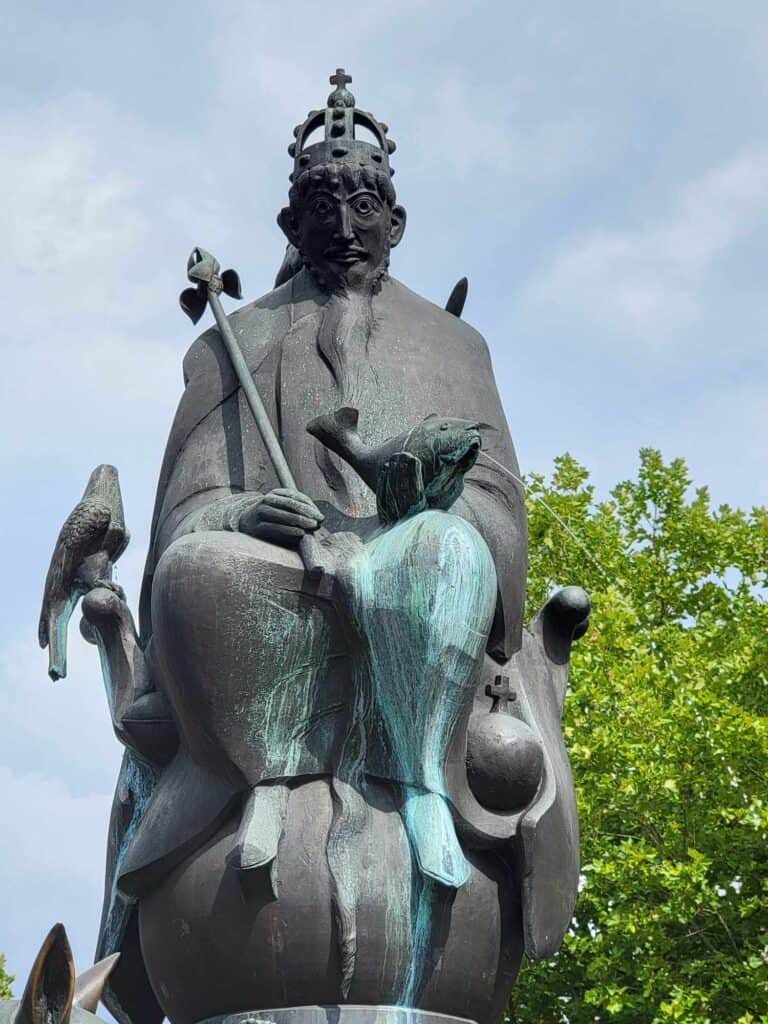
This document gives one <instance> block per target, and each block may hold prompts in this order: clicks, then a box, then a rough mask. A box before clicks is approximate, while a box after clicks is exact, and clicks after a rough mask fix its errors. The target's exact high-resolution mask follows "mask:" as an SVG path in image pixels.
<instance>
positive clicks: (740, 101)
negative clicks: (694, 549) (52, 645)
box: [0, 0, 768, 979]
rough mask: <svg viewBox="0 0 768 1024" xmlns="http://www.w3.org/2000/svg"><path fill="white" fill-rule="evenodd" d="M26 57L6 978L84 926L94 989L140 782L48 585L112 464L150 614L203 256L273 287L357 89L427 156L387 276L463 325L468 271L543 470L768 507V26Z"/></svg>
mask: <svg viewBox="0 0 768 1024" xmlns="http://www.w3.org/2000/svg"><path fill="white" fill-rule="evenodd" d="M0 51H1V54H0V55H1V56H2V59H1V60H0V78H1V79H2V90H0V96H2V100H1V101H0V103H1V104H2V105H1V106H0V132H1V133H2V138H3V146H2V152H0V183H1V184H2V192H3V196H4V200H5V201H4V202H3V203H2V204H0V228H1V229H2V231H1V232H0V238H2V246H1V248H0V252H1V253H2V255H1V256H0V259H1V260H2V264H3V273H2V275H1V276H0V289H2V292H3V294H2V298H3V311H4V315H3V323H2V329H1V333H0V339H1V340H0V344H1V345H2V358H3V370H4V372H3V374H2V377H0V391H1V392H2V401H0V416H1V417H2V433H0V437H2V439H3V440H2V443H1V444H0V470H1V471H2V474H3V480H4V482H5V486H4V488H3V489H2V494H0V519H1V522H0V538H2V540H1V541H0V543H1V544H2V549H3V564H4V566H5V586H4V598H3V615H2V617H1V619H0V689H1V690H2V694H1V697H0V699H1V703H0V708H2V710H1V711H0V793H2V810H1V811H0V815H1V818H0V896H1V898H2V905H3V913H2V915H0V950H4V951H5V952H6V953H7V955H8V961H9V966H10V969H11V970H12V971H14V972H16V973H17V974H18V975H19V977H20V979H21V978H22V977H23V976H24V974H25V972H26V969H27V968H28V966H29V965H30V963H31V960H32V957H33V954H34V952H35V950H36V948H37V945H38V944H39V942H40V940H41V938H42V936H43V935H44V934H45V932H46V931H47V929H48V927H49V926H50V924H51V923H52V922H53V921H55V920H63V921H64V922H65V923H66V925H67V927H68V929H69V931H70V935H71V938H72V941H73V945H74V948H75V952H76V956H77V959H78V961H79V962H80V964H81V965H83V966H85V965H86V964H87V963H89V962H90V958H91V956H92V952H93V946H94V942H95V936H96V927H97V923H98V914H99V908H100V898H101V885H102V879H101V871H102V864H103V857H104V842H105V832H106V823H107V816H108V809H109V804H110V801H111V791H112V786H113V783H114V778H115V774H116V770H117V765H118V762H119V753H120V752H119V748H118V745H117V742H116V741H115V740H114V739H113V738H112V736H111V733H110V728H109V723H108V719H107V714H106V707H105V702H104V697H103V690H102V685H101V680H100V677H99V674H98V670H97V666H96V660H95V658H94V656H93V652H92V651H91V649H90V648H87V646H86V645H85V644H83V643H82V642H81V641H80V640H79V637H78V636H77V633H76V623H75V625H74V627H73V629H72V637H71V641H72V642H71V648H72V649H71V656H70V675H69V678H67V679H66V680H65V681H63V682H61V683H59V684H58V685H56V686H54V685H53V684H52V683H50V682H49V681H48V679H47V676H46V657H45V655H44V654H43V652H41V651H39V649H38V648H37V644H36V625H37V616H38V611H39V601H40V596H41V589H42V582H43V579H44V576H45V570H46V568H47V564H48V559H49V557H50V552H51V549H52V546H53V542H54V539H55V537H56V533H57V531H58V529H59V527H60V525H61V522H62V521H63V519H64V517H65V516H66V514H67V513H68V512H69V510H70V509H71V508H72V506H73V504H74V502H75V501H76V500H77V498H78V497H79V496H80V493H81V491H82V488H83V486H84V485H85V482H86V480H87V478H88V475H89V473H90V471H91V469H92V468H93V467H94V466H95V465H96V464H98V463H99V462H113V463H115V464H116V465H117V466H118V468H119V470H120V473H121V480H122V487H123V495H124V499H125V505H126V514H127V517H128V524H129V526H130V528H131V530H132V533H133V541H132V543H131V546H130V548H129V549H128V552H127V553H126V555H125V556H124V557H123V559H122V561H121V562H120V566H119V573H118V574H119V579H120V581H121V582H122V583H123V584H124V585H125V586H126V588H127V590H128V593H129V595H130V597H131V601H132V603H133V606H134V607H136V599H137V589H138V578H139V573H140V569H141V564H142V561H143V557H144V551H145V547H146V542H147V529H148V523H149V516H150V511H151V504H152V498H153V493H154V486H155V480H156V476H157V472H158V469H159V464H160V459H161V457H162V451H163V446H164V443H165V436H166V434H167V430H168V426H169V424H170V420H171V417H172V415H173V411H174V408H175V405H176V401H177V399H178V395H179V393H180V389H181V359H182V356H183V354H184V352H185V350H186V348H187V346H188V345H189V343H190V342H191V340H192V338H193V330H191V329H190V325H189V323H188V322H187V321H186V320H185V318H184V317H183V316H182V314H181V313H180V312H179V310H178V306H177V295H178V292H179V290H180V289H181V288H182V287H183V286H184V284H185V274H184V271H185V264H186V258H187V255H188V253H189V250H190V249H191V248H192V246H193V245H196V244H201V245H203V246H205V247H206V248H208V249H210V250H212V251H214V252H215V253H216V254H217V255H219V256H220V258H221V259H222V261H223V262H224V263H225V265H234V266H235V267H237V268H238V269H239V271H240V273H241V276H242V279H243V282H244V288H245V293H246V295H247V296H248V297H255V296H256V295H258V294H261V293H262V292H264V291H266V290H268V288H269V287H270V284H271V281H272V279H273V277H274V273H275V271H276V268H277V266H278V265H279V262H280V259H281V254H282V247H283V242H282V239H281V236H280V233H279V231H278V228H277V227H276V225H275V215H276V213H277V211H278V209H279V208H280V206H281V205H282V204H283V202H284V199H285V194H286V190H287V186H288V182H287V175H288V173H289V171H290V160H289V158H288V156H287V154H286V147H287V145H288V143H289V142H290V141H291V139H292V135H291V130H292V128H293V125H294V124H296V123H298V122H299V121H301V120H303V118H304V117H305V116H306V112H307V111H308V110H309V109H311V108H314V107H316V106H318V105H320V104H322V102H323V101H324V99H325V97H326V95H327V93H328V92H329V86H328V75H329V73H330V72H331V71H332V70H333V69H334V68H335V67H337V66H340V65H343V66H344V67H346V68H347V70H348V71H349V72H350V73H351V74H352V76H353V78H354V81H353V84H352V87H351V88H352V90H353V92H354V93H355V95H356V97H357V100H358V104H359V105H360V106H361V107H363V108H364V109H369V110H371V111H373V112H374V113H375V114H376V115H377V116H378V117H379V118H380V119H382V120H384V121H386V122H387V123H388V124H389V125H390V126H391V135H392V137H393V138H394V139H395V140H396V141H397V143H398V150H397V152H396V154H395V156H394V158H393V164H394V166H395V168H396V170H397V175H396V178H395V183H396V185H397V187H398V193H399V199H400V201H401V202H402V203H403V204H404V205H405V206H406V207H407V209H408V212H409V222H408V230H407V232H406V235H405V239H404V241H403V244H402V246H401V247H400V248H399V249H398V250H397V251H396V253H395V254H394V256H393V261H392V271H393V273H394V274H395V276H397V277H399V278H400V279H401V280H403V281H405V282H406V283H407V284H408V285H409V286H410V287H412V288H414V289H415V290H416V291H419V292H421V293H422V294H424V295H426V296H427V297H429V298H431V299H433V300H435V301H438V302H442V301H444V300H445V298H446V297H447V295H448V293H449V291H450V288H451V287H452V285H453V284H454V282H455V281H456V280H457V278H459V277H461V276H462V275H464V274H466V275H468V276H469V279H470V295H469V300H468V303H467V307H466V311H465V316H466V318H467V319H468V320H470V321H471V322H472V323H473V324H475V325H476V326H477V327H478V328H479V329H480V330H481V331H482V332H483V334H485V336H486V337H487V339H488V342H489V344H490V347H491V351H492V354H493V358H494V364H495V368H496V374H497V378H498V382H499V388H500V391H501V393H502V397H503V400H504V404H505V408H506V410H507V415H508V419H509V421H510V425H511V427H512V432H513V436H514V438H515V441H516V444H517V448H518V454H519V457H520V461H521V465H522V467H523V469H524V471H526V472H530V471H533V470H535V471H547V470H548V469H549V467H550V466H551V462H552V459H553V457H554V456H555V455H556V454H558V453H560V452H563V451H566V450H568V451H570V452H572V453H573V454H574V455H575V456H576V457H577V458H579V459H580V460H581V461H583V462H584V463H585V464H586V465H587V466H588V467H589V468H590V470H591V471H592V473H593V476H594V479H595V481H596V483H597V485H598V488H599V490H600V491H601V493H604V492H605V491H606V490H607V488H609V487H610V486H612V485H613V484H614V483H616V482H617V481H618V480H620V479H623V478H626V477H628V476H630V475H632V474H633V473H634V471H635V469H636V465H637V451H638V449H639V448H640V447H642V446H648V445H650V446H655V447H659V448H661V449H662V450H663V452H664V453H665V455H666V456H668V457H672V456H677V455H681V456H684V457H685V458H686V459H687V460H688V462H689V465H690V467H691V471H692V473H693V476H694V479H695V481H696V482H697V483H702V484H703V483H706V484H708V485H709V486H710V488H711V491H712V494H713V497H714V499H715V500H716V501H718V502H721V501H722V502H725V501H727V502H730V503H732V504H737V505H741V506H750V505H753V504H763V503H766V502H767V501H768V483H767V482H766V469H768V458H767V457H766V452H767V451H768V448H767V446H766V436H765V435H766V430H765V422H766V415H765V408H766V398H767V397H768V356H767V355H766V353H767V351H768V346H766V328H767V327H768V302H767V301H766V293H767V289H766V275H765V267H766V256H767V255H768V252H767V248H768V246H767V244H766V238H767V237H768V236H767V234H766V226H767V223H768V137H767V136H766V124H768V109H767V108H768V102H767V97H766V83H767V82H768V7H766V6H765V4H764V3H758V2H754V3H752V2H749V0H741V2H739V3H737V4H723V3H718V2H714V0H708V2H703V3H702V2H696V3H693V2H685V0H677V2H676V3H674V4H668V3H661V2H654V0H650V2H643V3H640V2H637V3H595V2H591V0H583V2H580V3H578V4H576V3H563V2H560V3H556V2H553V3H548V2H543V3H539V4H528V3H520V2H517V0H512V2H506V3H500V2H499V3H491V2H480V0H475V2H471V0H469V2H466V0H465V2H462V3H458V2H454V0H447V2H443V3H438V2H435V0H430V2H421V3H420V2H414V0H408V2H405V0H391V2H390V3H386V4H384V3H375V4H374V3H371V2H368V0H366V2H359V3H356V4H354V5H350V4H346V5H341V6H336V7H333V6H326V5H319V4H314V3H308V2H304V0H301V2H295V3H292V4H288V3H266V2H258V0H251V2H245V0H218V2H217V3H204V2H195V0H188V2H185V3H176V2H168V3H164V4H157V3H149V2H146V0H138V2H134V3H131V4H119V5H118V4H105V3H103V2H95V0H91V2H87V0H80V2H78V3H77V4H67V5H65V4H60V3H55V4H54V3H52V2H51V3H39V2H33V0H28V2H27V3H25V4H24V5H23V8H22V7H21V6H19V5H15V6H13V5H6V6H5V7H4V9H3V10H2V12H0ZM564 582H566V581H564ZM567 582H578V581H567Z"/></svg>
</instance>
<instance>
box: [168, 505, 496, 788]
mask: <svg viewBox="0 0 768 1024" xmlns="http://www.w3.org/2000/svg"><path fill="white" fill-rule="evenodd" d="M447 555H449V557H446V556H447ZM473 566H476V567H477V571H475V572H474V577H475V579H474V583H473V580H472V572H471V571H470V570H472V568H473ZM452 574H453V575H452ZM343 576H344V579H345V580H347V583H346V584H345V589H346V591H347V592H346V593H345V594H343V595H342V596H341V599H339V588H338V587H337V590H336V597H335V598H332V597H331V593H330V588H329V586H328V585H321V586H320V587H317V586H314V585H313V584H311V583H309V581H308V580H307V577H306V574H305V573H304V570H303V566H302V563H301V560H300V558H299V556H298V554H297V553H296V552H294V551H290V550H286V549H283V548H280V547H277V546H275V545H272V544H268V543H266V542H264V541H259V540H256V539H254V538H252V537H248V536H245V535H243V534H238V533H227V532H204V533H193V534H190V535H187V536H185V537H182V538H181V539H179V540H177V541H176V542H175V543H174V544H172V545H171V546H170V547H169V548H168V550H167V551H166V552H165V554H164V555H163V557H162V559H161V560H160V563H159V565H158V568H157V571H156V574H155V582H154V587H153V595H152V606H153V636H154V642H153V651H154V659H155V663H156V671H157V675H158V683H159V685H160V686H161V687H162V688H163V689H164V690H165V692H166V693H167V695H168V697H169V699H170V701H171V703H172V705H173V707H174V711H175V714H176V717H177V719H178V720H179V723H180V725H181V728H182V732H183V734H184V740H185V742H186V744H187V746H188V748H189V750H190V752H191V753H192V755H193V757H195V758H196V759H198V760H200V761H201V763H203V764H205V765H207V766H208V767H209V768H210V769H211V770H214V771H216V770H220V771H224V772H229V771H230V770H231V766H232V765H234V766H235V767H236V768H237V769H238V770H239V771H240V772H241V773H242V775H243V776H244V777H245V779H246V781H247V782H248V783H250V784H251V785H254V784H257V783H258V782H260V781H261V780H263V779H269V778H279V777H292V776H297V775H307V774H322V773H326V772H333V771H335V770H336V768H337V766H338V762H339V756H340V750H341V746H342V744H343V740H344V737H345V736H346V734H347V732H348V731H349V726H350V715H351V713H352V707H353V705H354V703H355V702H354V700H353V696H354V693H355V690H356V688H357V689H359V687H360V685H361V678H360V671H359V660H358V661H356V659H355V656H354V655H355V651H356V650H359V647H360V640H359V636H360V633H359V631H358V627H360V625H361V624H362V628H363V629H364V631H367V632H368V633H370V634H371V636H373V634H374V633H375V634H376V636H375V645H376V646H377V649H378V650H381V649H382V648H384V649H385V656H386V657H389V656H390V655H391V658H390V660H391V661H392V663H393V664H394V665H395V666H398V665H399V666H401V668H402V669H403V670H402V671H400V672H398V671H395V672H394V673H393V674H392V678H391V687H390V690H391V693H390V696H391V699H392V700H393V701H397V702H399V703H401V704H404V705H407V704H409V703H412V705H413V709H414V723H415V726H414V727H410V726H409V725H408V723H407V721H406V720H403V721H401V722H400V724H399V726H398V729H399V733H400V735H399V737H396V743H397V744H398V745H399V746H400V747H404V745H409V744H415V746H418V745H419V742H418V737H417V736H416V735H415V734H414V728H415V729H416V731H417V732H418V731H421V732H422V733H423V732H424V730H425V728H426V727H427V723H425V722H424V720H423V719H424V712H423V709H424V708H425V703H424V701H423V693H424V692H425V688H426V692H432V693H434V682H433V680H432V679H428V678H424V675H425V673H426V674H427V675H429V674H430V673H431V674H432V675H433V676H435V678H436V679H437V677H439V676H440V673H441V671H442V670H443V663H441V660H440V656H441V655H444V659H445V660H444V664H445V666H447V668H448V669H449V670H450V671H451V672H454V673H455V671H456V668H457V666H458V668H459V673H458V674H459V676H461V682H460V684H459V685H458V686H457V692H451V689H450V686H449V687H447V689H446V693H445V695H444V699H443V698H441V709H440V715H439V716H438V717H439V719H440V722H441V727H443V728H444V727H446V726H447V727H450V725H451V721H453V720H455V719H456V718H457V716H458V717H460V716H461V714H462V711H463V710H464V708H465V707H466V708H468V707H469V704H470V703H471V687H470V682H471V680H470V678H469V677H470V676H471V670H472V664H471V662H472V661H473V660H476V659H477V657H479V655H480V654H481V653H482V647H483V645H484V639H483V636H482V635H481V634H482V630H483V629H486V633H487V626H488V625H489V624H490V614H491V612H492V602H493V600H494V598H495V593H496V581H495V574H494V573H493V567H492V562H491V559H490V555H489V553H488V551H487V548H486V546H485V543H484V542H483V541H482V539H481V538H480V535H479V534H478V533H477V532H476V531H475V530H474V528H473V527H472V526H470V525H469V524H468V523H466V522H465V521H464V520H463V519H460V518H459V517H457V516H453V515H450V514H448V513H444V512H436V511H428V512H424V513H421V514H420V515H418V516H414V517H412V518H411V519H410V520H406V521H404V522H403V523H399V524H397V526H395V527H393V528H391V529H390V530H388V531H386V532H385V533H382V534H381V535H379V536H378V537H376V538H374V539H373V540H371V541H369V542H368V543H367V544H366V545H365V546H364V547H362V548H360V550H359V552H358V554H357V555H356V556H355V557H354V560H353V566H352V568H351V571H350V572H345V573H343ZM454 576H455V577H456V578H455V579H454V578H453V577H454ZM350 591H351V593H350ZM452 617H453V619H454V620H455V621H454V622H452V621H451V620H452ZM433 619H434V623H433ZM398 644H400V647H401V650H394V648H395V647H397V645H398ZM438 648H440V649H438ZM381 677H382V673H381V671H379V672H378V674H377V680H376V682H375V684H374V686H373V691H374V692H373V695H372V696H373V703H374V704H375V705H376V707H374V709H373V719H374V720H376V716H377V715H379V717H380V715H381V710H382V709H381V705H382V704H383V703H384V702H385V700H386V699H387V694H385V693H384V692H383V689H382V678H381ZM438 681H439V680H438ZM386 685H389V684H386ZM409 692H411V693H412V698H411V699H410V701H409ZM430 705H431V706H433V707H434V704H433V702H427V704H426V706H427V707H429V706H430ZM446 709H447V710H446ZM385 714H386V711H385ZM446 715H447V716H448V717H447V718H446ZM369 717H370V716H369ZM389 717H390V718H391V717H392V716H391V714H390V715H389ZM417 719H418V722H417ZM449 719H450V721H449ZM201 723H205V728H203V727H202V725H201ZM390 724H391V723H390ZM372 731H373V733H374V734H376V735H378V736H379V738H380V740H381V743H379V744H378V745H379V746H381V744H382V743H383V744H384V746H386V745H387V742H388V740H387V737H386V736H384V735H383V734H384V733H386V732H391V729H387V728H384V729H383V730H382V729H381V728H378V727H377V726H376V725H374V728H373V730H372ZM369 746H370V743H369ZM414 753H417V751H415V750H414ZM369 755H370V756H369V762H370V763H369V765H368V767H369V770H372V771H373V772H374V773H375V774H384V775H385V776H386V775H387V774H389V777H392V773H393V772H394V776H395V777H397V774H398V773H397V770H396V769H393V768H392V766H391V765H389V766H384V767H383V766H382V761H387V760H388V759H389V754H388V751H387V750H385V751H383V752H382V750H380V749H379V750H374V749H371V750H369ZM400 760H401V762H403V763H402V764H401V769H402V770H403V771H405V772H406V774H407V776H408V778H407V781H412V782H415V783H417V784H420V783H421V782H422V781H423V779H422V778H421V777H417V776H418V772H419V771H420V770H421V765H422V764H423V761H422V759H421V758H420V757H415V758H412V759H410V760H411V762H412V763H406V762H407V761H408V758H407V757H406V756H405V751H404V750H403V751H401V757H400ZM431 760H432V761H433V762H434V758H432V759H431ZM427 767H428V766H427ZM433 774H434V773H433ZM436 782H437V780H435V779H433V780H431V781H429V782H428V784H429V785H430V786H431V787H434V788H438V787H437V785H436Z"/></svg>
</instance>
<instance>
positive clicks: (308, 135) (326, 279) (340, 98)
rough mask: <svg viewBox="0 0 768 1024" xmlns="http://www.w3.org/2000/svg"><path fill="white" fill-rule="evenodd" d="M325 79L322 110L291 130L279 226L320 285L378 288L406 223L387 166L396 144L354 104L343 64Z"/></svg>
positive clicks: (327, 286) (374, 119) (384, 129)
mask: <svg viewBox="0 0 768 1024" xmlns="http://www.w3.org/2000/svg"><path fill="white" fill-rule="evenodd" d="M330 81H331V84H332V85H334V86H335V88H334V90H333V92H332V93H331V94H330V96H329V97H328V100H327V105H326V108H325V109H324V110H313V111H310V113H309V115H308V117H307V119H306V121H304V123H303V124H301V125H298V126H297V127H296V128H295V129H294V136H295V139H296V141H295V142H293V143H291V145H290V146H289V147H288V152H289V154H290V155H291V156H292V157H293V159H294V168H293V173H292V174H291V176H290V180H291V189H290V193H289V205H288V206H287V207H285V208H284V209H283V210H281V211H280V214H279V216H278V223H279V224H280V227H281V228H282V229H283V231H284V232H285V234H286V236H287V238H288V240H289V241H290V242H291V243H292V244H293V245H294V246H296V248H297V249H298V250H299V252H300V254H301V257H302V259H303V261H304V264H305V266H306V267H307V268H308V269H309V270H310V272H311V273H312V274H313V275H314V276H315V278H316V279H317V280H318V281H319V282H320V283H321V285H323V286H324V287H326V288H328V289H330V290H332V291H336V290H344V289H347V288H355V287H356V286H370V287H373V288H375V287H377V286H378V284H379V282H380V281H381V280H382V278H383V277H384V276H385V275H386V272H387V268H388V265H389V250H390V248H391V247H392V246H393V245H397V243H398V242H399V241H400V238H401V237H402V234H403V230H404V228H405V210H404V209H403V208H402V207H401V206H398V205H397V202H396V196H395V189H394V186H393V184H392V175H393V174H394V171H393V170H392V168H391V167H390V165H389V156H390V154H391V153H393V152H394V150H395V143H394V142H393V141H392V140H391V139H388V138H387V131H388V129H387V126H386V125H385V124H382V123H381V122H380V121H377V120H376V118H375V117H373V115H372V114H369V113H367V112H366V111H363V110H357V109H356V107H355V98H354V96H353V95H352V93H351V92H349V90H348V89H347V84H348V83H349V82H351V81H352V79H351V77H350V76H349V75H347V74H345V72H344V70H343V68H339V69H337V71H336V73H335V74H334V75H331V78H330ZM318 135H321V136H322V137H321V138H319V139H317V136H318ZM313 139H316V140H317V141H313Z"/></svg>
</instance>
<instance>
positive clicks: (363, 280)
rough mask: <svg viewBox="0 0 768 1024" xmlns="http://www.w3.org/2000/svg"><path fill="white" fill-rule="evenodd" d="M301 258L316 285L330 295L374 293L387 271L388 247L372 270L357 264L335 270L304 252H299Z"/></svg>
mask: <svg viewBox="0 0 768 1024" xmlns="http://www.w3.org/2000/svg"><path fill="white" fill-rule="evenodd" d="M301 258H302V261H303V263H304V266H305V267H306V269H307V270H308V271H309V273H310V274H311V275H312V277H313V278H314V279H315V281H316V282H317V284H318V286H319V287H320V288H322V289H323V291H327V292H330V294H331V295H347V294H349V293H354V292H358V293H364V294H368V295H375V294H376V293H377V292H378V291H379V289H380V288H381V285H382V282H383V281H385V280H386V278H387V275H388V273H389V249H387V251H386V252H385V253H384V256H383V257H382V259H381V262H380V263H379V264H378V266H377V267H376V268H375V269H374V270H369V269H367V268H366V269H364V270H362V271H361V268H360V267H359V265H356V264H353V265H352V266H351V267H346V268H342V269H340V270H339V271H336V270H334V269H333V267H331V266H329V265H328V264H327V263H326V264H323V266H320V265H318V264H317V263H315V262H313V261H312V260H311V259H309V257H307V256H305V255H304V253H301Z"/></svg>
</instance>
